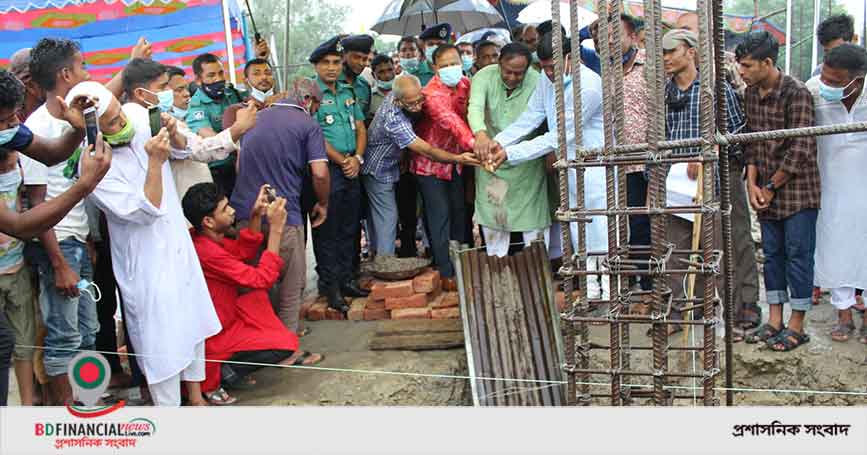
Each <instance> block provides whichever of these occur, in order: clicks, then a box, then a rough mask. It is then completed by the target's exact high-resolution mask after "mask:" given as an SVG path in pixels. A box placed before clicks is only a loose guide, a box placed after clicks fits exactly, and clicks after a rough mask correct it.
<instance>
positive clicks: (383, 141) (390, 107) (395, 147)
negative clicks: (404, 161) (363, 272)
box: [361, 74, 478, 256]
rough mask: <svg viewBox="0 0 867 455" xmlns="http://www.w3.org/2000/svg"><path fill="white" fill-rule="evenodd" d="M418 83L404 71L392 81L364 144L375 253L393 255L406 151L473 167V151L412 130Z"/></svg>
mask: <svg viewBox="0 0 867 455" xmlns="http://www.w3.org/2000/svg"><path fill="white" fill-rule="evenodd" d="M424 99H425V98H424V96H423V95H422V89H421V82H420V81H419V80H418V78H417V77H415V76H413V75H411V74H406V75H403V76H399V77H398V78H397V79H395V81H394V90H393V91H392V92H391V94H390V95H388V97H387V98H386V99H385V101H384V102H383V105H382V107H381V108H380V109H379V110H378V111H377V114H376V118H374V120H373V123H372V124H371V128H370V136H369V140H368V143H367V152H366V153H365V155H366V156H367V157H368V158H367V160H365V163H364V166H362V167H361V181H362V183H363V184H364V188H365V190H366V191H367V194H368V195H369V197H370V216H369V217H368V219H369V220H371V224H372V226H373V228H372V229H371V230H372V231H373V235H372V237H373V238H374V243H373V244H374V247H375V250H376V254H377V255H381V256H393V255H394V239H395V236H396V235H397V223H398V208H397V200H396V198H395V188H396V187H397V185H396V183H397V182H398V180H399V179H400V178H402V177H400V166H399V162H400V159H401V155H402V154H403V153H405V152H407V151H410V152H415V153H418V154H420V155H422V156H426V157H429V158H430V159H432V160H435V161H437V162H441V163H452V164H461V165H464V166H476V165H478V161H477V160H476V159H475V156H474V155H473V154H472V153H463V154H454V153H451V152H447V151H445V150H442V149H439V148H436V147H434V146H432V145H430V144H429V143H427V142H425V141H424V140H423V139H420V138H419V137H418V136H416V134H415V132H413V129H412V124H413V120H416V121H417V120H418V119H420V118H422V117H423V115H424V112H423V111H422V106H423V104H424Z"/></svg>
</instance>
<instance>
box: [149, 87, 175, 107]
mask: <svg viewBox="0 0 867 455" xmlns="http://www.w3.org/2000/svg"><path fill="white" fill-rule="evenodd" d="M142 90H144V91H146V92H148V93H150V94H151V95H153V96H155V97H157V100H158V101H157V107H159V108H160V111H161V112H169V111H170V110H172V103H174V102H175V94H174V93H173V92H172V91H171V90H163V91H161V92H159V93H154V92H152V91H150V90H148V89H146V88H143V89H142Z"/></svg>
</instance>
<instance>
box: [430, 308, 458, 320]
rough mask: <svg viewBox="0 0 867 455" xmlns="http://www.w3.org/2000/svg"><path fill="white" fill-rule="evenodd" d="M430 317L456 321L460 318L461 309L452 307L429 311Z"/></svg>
mask: <svg viewBox="0 0 867 455" xmlns="http://www.w3.org/2000/svg"><path fill="white" fill-rule="evenodd" d="M430 317H431V319H458V318H460V317H461V309H460V308H458V307H456V306H453V307H450V308H439V309H435V310H431V312H430Z"/></svg>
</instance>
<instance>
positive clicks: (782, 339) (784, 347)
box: [767, 329, 810, 352]
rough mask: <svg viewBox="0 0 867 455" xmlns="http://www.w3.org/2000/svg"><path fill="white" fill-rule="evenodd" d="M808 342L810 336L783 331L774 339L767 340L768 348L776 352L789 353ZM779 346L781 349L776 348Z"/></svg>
mask: <svg viewBox="0 0 867 455" xmlns="http://www.w3.org/2000/svg"><path fill="white" fill-rule="evenodd" d="M809 342H810V335H807V334H806V333H798V332H795V331H794V330H789V329H783V330H781V331H780V333H779V335H777V336H776V337H775V338H773V339H771V340H768V341H767V343H768V347H769V348H770V349H771V350H772V351H776V352H789V351H791V350H793V349H796V348H798V347H799V346H802V345H805V344H807V343H809ZM777 346H781V347H779V348H778V347H777Z"/></svg>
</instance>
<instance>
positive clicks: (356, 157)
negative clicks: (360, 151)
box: [352, 155, 364, 164]
mask: <svg viewBox="0 0 867 455" xmlns="http://www.w3.org/2000/svg"><path fill="white" fill-rule="evenodd" d="M352 156H354V157H355V159H357V160H358V164H364V158H362V157H361V155H352Z"/></svg>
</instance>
